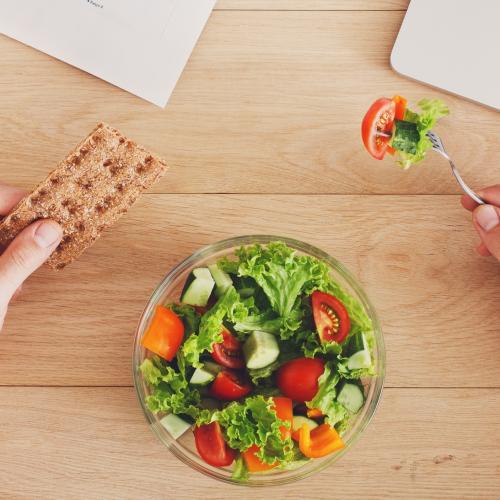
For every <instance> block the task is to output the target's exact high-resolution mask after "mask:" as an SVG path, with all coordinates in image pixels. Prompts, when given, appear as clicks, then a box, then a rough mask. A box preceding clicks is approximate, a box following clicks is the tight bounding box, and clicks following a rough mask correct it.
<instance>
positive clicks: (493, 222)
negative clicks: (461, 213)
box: [474, 205, 500, 232]
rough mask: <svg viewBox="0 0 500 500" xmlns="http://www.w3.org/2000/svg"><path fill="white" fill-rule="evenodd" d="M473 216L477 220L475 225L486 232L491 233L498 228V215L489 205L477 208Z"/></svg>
mask: <svg viewBox="0 0 500 500" xmlns="http://www.w3.org/2000/svg"><path fill="white" fill-rule="evenodd" d="M474 216H475V218H476V220H477V223H478V224H479V225H480V226H481V227H482V228H483V229H484V230H485V231H486V232H488V231H491V230H492V229H494V228H495V227H497V226H498V224H499V222H500V220H499V218H498V213H497V211H496V209H495V207H492V206H491V205H481V206H479V207H478V208H477V209H476V211H475V213H474Z"/></svg>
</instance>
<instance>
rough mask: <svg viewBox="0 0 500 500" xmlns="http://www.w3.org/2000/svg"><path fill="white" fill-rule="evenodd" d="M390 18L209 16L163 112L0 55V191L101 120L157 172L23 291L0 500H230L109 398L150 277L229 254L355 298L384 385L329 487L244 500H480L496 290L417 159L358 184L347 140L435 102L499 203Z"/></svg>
mask: <svg viewBox="0 0 500 500" xmlns="http://www.w3.org/2000/svg"><path fill="white" fill-rule="evenodd" d="M406 7H407V0H220V1H219V3H218V4H217V8H216V10H215V11H214V13H213V15H212V17H211V19H210V21H209V23H208V26H207V28H206V30H205V32H204V33H203V35H202V37H201V40H200V43H199V44H198V46H197V47H196V50H195V51H194V53H193V56H192V58H191V60H190V62H189V64H188V66H187V68H186V71H185V72H184V74H183V76H182V78H181V80H180V82H179V84H178V86H177V89H176V91H175V93H174V95H173V97H172V99H171V101H170V104H169V105H168V106H167V108H166V109H165V110H161V109H159V108H156V107H154V106H152V105H150V104H148V103H146V102H144V101H142V100H140V99H138V98H136V97H133V96H131V95H129V94H127V93H125V92H123V91H121V90H119V89H117V88H114V87H112V86H110V85H108V84H106V83H104V82H102V81H100V80H98V79H96V78H93V77H92V76H90V75H87V74H85V73H83V72H81V71H79V70H77V69H74V68H72V67H70V66H67V65H65V64H62V63H60V62H57V61H54V60H53V59H51V58H50V57H48V56H46V55H44V54H41V53H39V52H37V51H35V50H32V49H30V48H28V47H25V46H23V45H21V44H19V43H16V42H15V41H13V40H10V39H8V38H5V37H0V123H1V128H2V133H1V134H0V169H1V179H2V180H3V181H5V182H9V183H12V184H17V185H20V186H23V187H26V188H28V187H30V186H32V185H33V184H34V183H36V182H37V181H38V180H39V179H42V178H43V177H44V175H45V174H46V173H47V171H48V170H49V169H51V168H52V167H53V166H54V164H55V163H56V162H57V161H58V160H59V159H60V158H62V157H63V156H64V155H65V154H66V153H67V151H69V149H70V148H71V147H72V146H73V145H74V144H75V143H76V142H77V141H78V140H79V139H80V138H81V137H82V136H83V135H85V134H86V133H87V132H88V131H89V130H90V129H91V128H92V127H93V126H94V124H95V123H96V122H97V121H99V120H104V121H107V122H110V123H112V124H114V125H115V126H117V127H119V128H121V129H123V131H124V132H126V133H127V134H129V135H130V136H131V137H133V138H135V139H136V140H138V141H140V142H143V143H144V144H146V145H148V146H149V147H151V148H152V149H154V150H156V151H157V152H158V153H160V154H161V155H163V156H164V157H165V158H166V159H167V160H168V161H169V163H170V166H171V171H170V172H169V173H168V175H167V176H166V177H165V178H164V179H163V180H162V181H161V182H160V183H159V184H158V185H157V186H156V187H155V189H153V190H152V192H150V193H149V194H147V195H145V196H143V197H142V198H141V199H140V201H139V202H138V204H137V206H136V207H135V208H134V209H133V210H132V211H131V212H130V213H129V215H127V216H126V217H125V218H124V219H122V220H121V221H120V222H119V224H117V226H116V228H114V229H113V230H112V231H111V232H109V234H107V235H105V237H103V238H102V239H101V240H100V241H99V242H98V243H97V244H96V245H95V246H94V247H93V248H92V249H91V250H90V251H88V252H87V253H86V254H85V255H84V256H83V257H82V258H81V259H80V260H79V261H78V262H76V263H75V264H74V265H72V266H70V267H69V268H68V269H67V270H65V271H64V272H62V273H54V272H51V271H49V270H46V269H43V270H41V271H39V272H38V273H36V276H35V277H33V279H31V280H30V281H29V282H28V283H27V285H26V287H25V293H24V295H23V296H22V298H21V299H19V300H18V301H17V303H16V304H15V305H13V306H12V307H11V309H10V311H9V316H8V320H7V323H6V327H5V329H4V331H3V332H2V334H1V336H0V384H1V386H0V498H2V499H4V498H5V499H9V500H11V499H15V498H82V499H91V498H96V499H102V498H131V499H135V498H186V499H187V498H189V499H193V498H204V499H220V498H228V499H229V498H235V497H236V498H237V497H241V496H242V495H243V498H244V497H246V496H247V495H249V494H250V493H249V492H248V491H244V490H242V489H237V488H236V487H230V486H224V485H220V484H218V483H215V482H214V481H212V480H210V479H208V478H205V477H204V476H201V475H199V474H197V473H195V472H193V471H191V470H190V469H189V468H187V467H186V466H184V465H183V464H182V463H180V462H179V461H178V460H177V459H176V458H174V457H173V456H171V455H170V453H169V452H168V451H167V450H165V449H164V448H162V446H161V445H160V443H159V442H157V441H156V440H155V438H154V437H153V435H152V434H151V432H150V431H149V429H148V428H147V426H146V424H145V420H144V417H143V415H142V413H141V410H140V409H139V406H138V404H137V401H136V398H135V394H134V389H133V388H132V378H131V349H132V338H133V334H134V329H135V325H136V321H137V319H138V317H139V315H140V313H141V311H142V308H143V306H144V304H145V302H146V300H147V299H148V297H149V294H150V293H151V291H152V289H153V287H154V286H155V285H156V284H157V283H158V281H159V279H160V278H161V276H162V275H163V274H164V273H165V272H167V271H168V270H169V269H170V268H171V267H172V266H173V265H174V264H175V263H177V262H179V260H180V259H183V258H184V257H186V256H187V255H189V254H190V253H191V252H193V251H194V250H195V249H197V248H199V247H200V246H201V245H205V244H208V243H211V242H214V241H217V240H219V239H222V238H227V237H230V236H234V235H241V234H249V233H272V234H277V235H286V236H292V237H295V238H298V239H301V240H304V241H308V242H310V243H312V244H314V245H317V246H319V247H320V248H322V249H324V250H326V251H327V252H329V253H331V254H333V255H334V256H337V257H338V258H339V259H341V260H342V261H343V262H344V263H345V264H346V265H347V266H348V267H349V268H350V269H351V270H352V271H353V272H354V273H355V275H357V276H358V277H359V279H360V281H361V282H362V283H363V285H364V286H365V287H366V289H367V291H368V293H369V295H370V296H371V298H372V300H373V302H374V304H375V306H376V308H377V309H378V312H379V314H380V318H381V320H382V324H383V328H384V331H385V339H386V343H387V363H388V365H387V378H386V386H385V392H384V395H383V400H382V405H381V407H380V409H379V411H378V414H377V415H376V417H375V419H374V421H373V422H372V424H371V425H370V427H369V428H368V429H367V431H366V433H365V435H364V437H363V438H362V439H361V441H359V442H358V444H357V445H356V446H355V448H354V449H353V450H352V451H351V452H350V453H349V454H348V455H347V456H346V457H344V458H343V459H342V460H341V461H340V462H339V463H338V465H336V466H334V467H332V468H330V469H328V470H326V471H324V472H322V473H320V474H319V475H318V476H316V477H314V478H310V479H308V480H305V481H303V482H302V483H298V484H294V485H293V486H291V487H279V488H276V489H273V490H271V491H262V490H259V491H257V492H252V498H256V499H260V498H262V499H264V498H268V497H269V495H273V496H275V497H276V498H288V499H313V498H324V499H327V498H328V499H330V498H339V499H340V498H342V499H344V498H362V497H363V498H370V499H372V498H391V499H392V498H405V499H406V498H426V499H430V498H452V499H457V498H465V497H468V498H493V497H497V498H498V496H499V494H500V418H499V410H500V385H499V380H500V326H499V325H500V311H499V306H498V304H499V302H498V297H499V295H500V272H499V267H498V264H497V263H496V262H494V261H492V260H488V259H482V258H480V257H478V256H477V255H476V254H475V253H474V250H473V247H474V245H475V244H476V241H477V237H476V235H475V232H474V230H473V228H472V225H471V223H470V216H469V215H468V214H467V213H466V212H465V211H464V210H463V209H462V208H461V207H460V205H459V195H458V189H457V185H456V184H455V182H454V180H453V179H452V177H451V175H450V172H449V169H448V167H447V165H446V164H445V163H444V162H443V160H442V159H440V158H439V157H438V156H437V155H436V156H432V155H431V156H430V157H429V159H428V161H427V162H426V164H425V165H422V166H417V167H415V168H413V169H412V170H410V171H407V172H403V171H400V170H398V169H397V168H396V167H395V166H394V165H393V163H392V162H390V161H387V162H379V163H377V162H375V161H372V160H371V159H370V158H369V157H368V155H367V154H366V152H365V151H364V150H363V148H362V146H361V142H360V137H359V126H360V120H361V117H362V115H363V113H364V111H365V110H366V108H367V106H368V105H369V104H370V103H371V101H372V100H373V99H374V98H376V97H378V96H381V95H388V96H391V95H393V94H395V93H401V94H403V95H406V96H407V97H408V98H409V100H410V102H412V103H414V102H416V101H417V100H418V99H420V98H421V97H424V96H433V97H442V98H443V99H445V100H446V101H447V102H448V104H449V105H450V107H451V109H452V118H450V119H447V120H444V121H443V122H442V124H441V125H440V129H439V130H440V133H442V136H443V139H444V141H445V144H446V146H447V148H448V149H449V150H450V151H452V152H453V156H454V158H456V161H457V163H458V165H460V171H461V172H462V173H463V174H464V176H465V178H466V179H467V180H468V181H469V182H470V183H471V185H472V186H475V187H480V186H483V185H489V184H493V183H495V182H498V181H499V179H500V169H499V167H500V154H499V151H498V146H499V139H498V138H499V137H500V120H499V115H498V113H496V112H494V111H492V110H487V109H484V108H482V107H480V106H478V105H475V104H472V103H469V102H466V101H464V100H462V99H459V98H455V97H452V96H449V95H445V94H441V93H440V92H438V91H435V90H432V89H430V88H427V87H425V86H423V85H419V84H417V83H413V82H410V81H408V80H406V79H404V78H402V77H399V76H398V75H396V74H395V73H394V72H393V71H391V69H390V67H389V53H390V50H391V46H392V44H393V42H394V39H395V36H396V33H397V31H398V29H399V26H400V23H401V20H402V19H403V16H404V13H405V9H406Z"/></svg>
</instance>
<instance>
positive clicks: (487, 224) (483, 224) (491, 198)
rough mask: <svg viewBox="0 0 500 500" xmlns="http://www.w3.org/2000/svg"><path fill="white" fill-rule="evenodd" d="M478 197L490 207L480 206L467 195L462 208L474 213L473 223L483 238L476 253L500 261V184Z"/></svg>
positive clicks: (480, 192)
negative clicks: (491, 256)
mask: <svg viewBox="0 0 500 500" xmlns="http://www.w3.org/2000/svg"><path fill="white" fill-rule="evenodd" d="M478 195H479V196H481V198H483V200H485V201H486V203H488V205H478V204H477V203H476V202H475V201H474V200H473V199H472V198H470V197H469V196H467V195H466V194H464V195H463V196H462V206H463V207H464V208H466V209H467V210H469V211H470V212H472V222H473V224H474V227H475V228H476V231H477V232H478V234H479V237H480V238H481V242H480V243H479V245H478V246H477V247H476V251H477V253H478V254H479V255H482V256H483V257H489V256H490V255H493V256H494V257H495V258H496V259H497V260H499V261H500V184H497V185H496V186H491V187H488V188H486V189H483V190H482V191H478Z"/></svg>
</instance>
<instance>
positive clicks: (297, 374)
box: [276, 358, 325, 402]
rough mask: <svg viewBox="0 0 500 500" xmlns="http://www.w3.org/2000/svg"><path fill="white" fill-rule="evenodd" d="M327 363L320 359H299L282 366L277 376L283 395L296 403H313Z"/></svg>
mask: <svg viewBox="0 0 500 500" xmlns="http://www.w3.org/2000/svg"><path fill="white" fill-rule="evenodd" d="M324 371H325V363H324V361H323V360H321V359H318V358H297V359H292V360H291V361H288V362H287V363H285V364H284V365H282V366H281V367H280V368H279V370H278V373H277V374H276V383H277V385H278V389H279V390H280V392H281V394H283V395H285V396H286V397H287V398H290V399H293V400H294V401H298V402H304V401H311V399H313V398H314V396H316V393H317V392H318V378H319V377H320V376H321V375H322V374H323V372H324Z"/></svg>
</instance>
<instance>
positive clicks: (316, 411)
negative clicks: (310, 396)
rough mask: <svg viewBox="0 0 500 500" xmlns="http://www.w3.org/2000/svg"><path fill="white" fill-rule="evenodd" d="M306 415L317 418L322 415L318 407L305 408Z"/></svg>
mask: <svg viewBox="0 0 500 500" xmlns="http://www.w3.org/2000/svg"><path fill="white" fill-rule="evenodd" d="M307 416H308V417H309V418H319V417H322V416H323V412H322V411H321V410H319V409H318V408H311V409H309V410H307Z"/></svg>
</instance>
